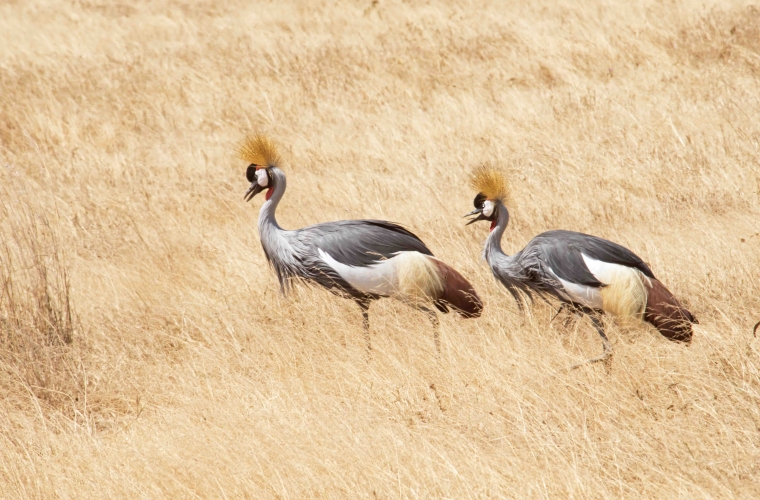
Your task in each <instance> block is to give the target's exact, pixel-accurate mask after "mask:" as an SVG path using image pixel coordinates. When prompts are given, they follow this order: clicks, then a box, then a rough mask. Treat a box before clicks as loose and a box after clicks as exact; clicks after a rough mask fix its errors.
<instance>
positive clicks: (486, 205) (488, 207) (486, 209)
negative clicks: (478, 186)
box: [483, 200, 494, 217]
mask: <svg viewBox="0 0 760 500" xmlns="http://www.w3.org/2000/svg"><path fill="white" fill-rule="evenodd" d="M493 209H494V204H493V202H492V201H491V200H486V201H485V202H483V215H485V216H486V217H490V216H491V214H493Z"/></svg>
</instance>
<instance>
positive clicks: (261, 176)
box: [256, 168, 269, 188]
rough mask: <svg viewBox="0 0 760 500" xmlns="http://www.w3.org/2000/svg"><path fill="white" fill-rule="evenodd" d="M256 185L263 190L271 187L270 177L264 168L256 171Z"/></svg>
mask: <svg viewBox="0 0 760 500" xmlns="http://www.w3.org/2000/svg"><path fill="white" fill-rule="evenodd" d="M256 183H257V184H258V185H259V186H261V187H263V188H265V187H267V185H269V176H268V175H267V171H266V170H265V169H263V168H262V169H259V170H257V171H256Z"/></svg>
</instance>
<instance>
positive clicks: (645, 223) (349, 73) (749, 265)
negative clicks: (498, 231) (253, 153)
mask: <svg viewBox="0 0 760 500" xmlns="http://www.w3.org/2000/svg"><path fill="white" fill-rule="evenodd" d="M758 78H760V8H758V7H757V6H753V5H752V3H751V2H714V3H712V2H707V3H705V2H702V1H675V2H673V1H669V2H649V1H642V2H632V1H623V0H610V1H591V2H570V1H568V2H554V1H549V0H545V1H539V2H528V1H523V2H492V3H489V2H462V3H450V4H443V3H439V2H430V3H429V4H428V3H424V2H393V1H386V0H380V1H379V2H377V1H375V2H370V1H366V2H345V1H344V2H341V1H338V2H312V3H309V4H299V3H292V4H284V3H281V2H269V3H265V2H256V3H251V2H244V1H237V2H235V1H224V2H218V1H210V0H209V1H198V2H191V1H183V0H168V1H156V2H154V1H141V2H129V3H116V2H104V1H97V0H94V1H76V2H71V1H61V2H58V1H29V2H27V1H24V0H16V1H12V0H11V1H5V2H3V3H2V4H1V5H0V233H1V234H2V246H0V261H1V265H2V267H1V268H0V270H1V274H0V285H2V289H1V290H0V342H1V343H2V345H1V348H0V391H2V393H1V395H2V403H0V410H1V411H0V442H1V444H0V491H2V497H3V498H98V497H99V498H106V497H120V498H245V497H247V498H268V497H272V498H275V497H277V498H304V497H323V498H337V497H358V498H429V497H448V498H483V497H513V498H525V497H533V498H542V497H554V498H610V497H626V498H631V497H639V496H640V497H660V498H665V497H667V498H689V499H691V498H718V497H719V498H752V497H754V498H757V497H758V496H760V448H758V446H760V378H759V376H760V359H759V356H760V339H758V338H754V337H753V335H752V325H753V324H754V323H755V322H756V321H758V320H760V234H758V233H760V167H759V166H758V153H759V152H760V86H759V85H758ZM254 130H255V131H261V132H266V133H268V134H269V135H271V136H272V137H273V138H274V139H275V140H276V141H278V142H279V143H280V144H281V145H282V149H283V150H284V153H285V156H286V158H287V164H286V166H285V170H286V171H287V173H288V174H289V175H290V178H289V180H290V182H289V189H288V192H287V194H286V196H285V200H284V202H283V203H282V204H281V206H280V211H279V221H280V223H281V224H282V225H283V226H284V227H287V228H295V227H300V226H303V225H307V224H310V223H315V222H320V221H328V220H335V219H341V218H360V217H372V218H385V219H389V220H394V221H399V222H401V223H403V224H405V225H406V226H407V227H409V228H410V229H411V230H412V231H414V232H416V233H417V234H418V235H419V236H420V237H421V238H422V239H423V240H424V241H426V242H427V243H428V245H429V246H430V247H431V249H432V250H433V251H434V252H435V253H436V255H437V256H439V257H440V258H442V259H443V260H444V261H446V262H448V263H450V264H452V265H453V266H454V267H456V268H457V269H459V270H460V271H461V272H462V273H463V274H465V275H466V276H467V277H468V278H470V279H471V281H472V282H473V284H474V285H475V286H476V288H477V289H478V290H479V292H480V294H481V296H482V297H483V299H484V302H485V306H486V308H485V312H484V314H483V316H482V317H481V318H480V319H478V320H462V319H460V318H458V317H454V316H445V317H443V318H442V337H443V348H442V353H441V356H440V357H437V356H436V354H435V349H434V346H433V339H432V330H431V327H430V324H429V323H428V321H427V319H426V317H425V316H424V315H423V314H421V313H418V312H415V311H412V310H410V309H408V308H406V307H405V306H403V305H401V304H398V303H394V302H392V301H387V300H386V301H381V302H378V303H376V304H375V305H374V306H373V308H372V310H371V312H370V315H371V320H372V322H373V326H372V331H373V334H372V340H373V343H374V348H375V349H374V355H373V357H372V359H371V360H370V361H369V362H368V361H367V360H366V357H365V351H364V343H363V339H362V334H361V316H360V314H359V310H358V308H356V306H355V305H354V304H353V303H351V302H350V301H346V300H342V299H339V298H336V297H334V296H331V295H329V294H328V293H326V292H323V291H320V290H310V289H304V288H300V289H298V290H296V292H295V293H294V294H292V296H290V297H289V298H283V297H281V296H280V295H279V291H278V286H277V282H276V278H275V277H274V275H273V273H272V272H271V271H270V270H269V269H268V267H267V264H266V261H265V258H264V255H263V252H262V250H261V248H260V245H259V241H258V234H257V229H256V219H257V213H258V207H259V206H260V204H261V202H262V200H261V197H258V198H256V199H255V200H254V201H253V202H251V203H249V204H246V203H244V202H243V199H242V197H243V193H244V192H245V190H246V188H247V182H246V181H245V179H244V175H243V174H244V167H245V165H244V164H242V163H241V161H239V160H238V159H236V158H235V154H234V151H235V147H236V146H237V144H238V143H239V142H240V140H241V139H242V138H243V136H244V135H245V134H246V133H248V132H250V131H254ZM484 161H490V162H492V163H494V164H496V165H499V166H500V167H502V168H503V169H505V171H507V172H508V173H509V178H510V179H511V182H512V189H513V196H512V201H511V203H510V206H511V209H512V222H511V225H510V228H509V229H508V231H507V233H506V236H505V241H504V247H505V250H507V251H509V252H514V251H516V250H518V249H519V248H521V247H522V246H523V245H524V244H525V243H527V241H528V240H529V239H530V238H531V237H532V236H533V235H535V234H537V233H539V232H541V231H544V230H548V229H553V228H565V229H573V230H579V231H583V232H588V233H593V234H597V235H599V236H603V237H607V238H610V239H613V240H615V241H618V242H620V243H622V244H624V245H626V246H628V247H630V248H631V249H633V250H634V251H635V252H636V253H638V254H639V255H641V256H642V257H643V258H644V260H645V261H647V262H649V263H650V265H651V267H652V268H653V270H654V272H655V273H656V274H657V275H658V277H660V279H661V280H662V281H663V282H665V283H666V285H667V286H668V287H669V288H670V289H671V290H672V291H673V292H674V293H675V294H676V295H677V296H678V297H680V298H681V299H682V300H683V302H684V303H685V304H687V305H688V307H689V308H690V309H691V310H692V311H693V312H694V313H695V314H696V316H697V317H698V318H699V321H700V324H699V325H698V326H697V327H696V332H695V340H694V342H693V344H692V345H691V346H690V347H683V346H679V345H675V344H671V343H669V342H667V341H666V340H664V339H663V338H661V337H660V336H659V335H658V334H657V333H656V332H655V331H654V330H653V329H651V328H650V327H648V326H645V325H634V326H632V327H631V326H621V325H616V324H615V323H610V324H609V328H610V335H611V338H612V341H613V345H614V348H615V357H614V361H613V363H612V367H611V372H610V373H607V371H606V369H605V367H604V366H590V367H585V368H582V369H579V370H575V371H571V372H559V373H557V372H558V371H559V370H562V369H563V368H564V367H567V366H569V365H571V364H573V363H576V362H578V361H580V360H582V359H584V358H587V357H589V356H592V355H596V354H598V353H599V352H600V351H601V344H600V342H599V339H598V337H597V335H596V333H595V332H594V330H593V328H592V327H591V325H590V323H589V322H588V321H587V320H584V321H579V322H578V321H570V322H569V323H568V324H567V325H565V324H564V322H563V321H561V319H562V320H563V319H564V318H559V319H557V320H555V321H553V322H551V323H550V318H551V316H552V315H553V313H554V309H552V308H550V307H548V306H546V305H543V304H536V305H535V306H534V307H533V308H531V309H530V313H529V314H528V315H527V316H524V317H523V316H521V315H520V314H518V310H517V308H516V306H515V304H514V302H513V301H512V300H511V298H510V297H509V295H508V294H507V292H506V291H505V290H504V289H503V288H501V287H500V286H499V285H498V284H497V283H496V282H495V281H494V280H493V279H492V277H491V276H490V272H489V270H488V269H487V267H486V264H485V262H483V261H482V259H481V257H480V250H481V246H482V242H483V241H484V239H485V237H486V234H487V224H482V225H473V226H467V227H465V226H464V224H463V220H462V218H461V216H462V214H464V213H465V212H468V211H469V210H470V209H471V200H472V198H473V196H474V194H475V193H474V192H472V190H471V189H470V188H469V187H468V186H467V183H466V174H467V172H468V171H469V170H470V168H471V167H473V166H474V165H476V164H478V163H480V162H484Z"/></svg>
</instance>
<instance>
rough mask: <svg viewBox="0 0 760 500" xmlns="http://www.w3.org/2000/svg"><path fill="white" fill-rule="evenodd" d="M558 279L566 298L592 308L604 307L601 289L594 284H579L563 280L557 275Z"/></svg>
mask: <svg viewBox="0 0 760 500" xmlns="http://www.w3.org/2000/svg"><path fill="white" fill-rule="evenodd" d="M557 279H558V280H559V282H560V283H562V288H564V290H563V292H564V295H565V298H567V299H568V300H571V301H573V302H575V303H577V304H581V305H583V306H586V307H589V308H591V309H602V305H603V303H602V293H601V289H599V288H594V287H593V286H586V285H579V284H577V283H573V282H571V281H566V280H563V279H562V278H560V277H557ZM597 279H598V278H597Z"/></svg>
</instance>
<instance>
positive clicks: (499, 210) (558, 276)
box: [465, 165, 697, 368]
mask: <svg viewBox="0 0 760 500" xmlns="http://www.w3.org/2000/svg"><path fill="white" fill-rule="evenodd" d="M470 184H471V185H472V187H473V188H474V189H475V190H476V191H477V192H478V194H477V195H476V196H475V200H474V205H475V210H473V211H472V212H470V213H469V214H467V215H465V217H471V219H470V221H469V222H468V223H467V225H469V224H472V223H474V222H477V221H481V220H485V221H488V222H490V223H491V230H490V233H489V235H488V239H487V240H486V243H485V247H484V249H483V256H484V257H485V260H486V261H487V262H488V265H489V266H490V268H491V271H492V272H493V275H494V277H495V278H496V279H497V280H498V281H499V282H500V283H501V284H502V285H504V286H505V287H506V288H507V290H508V291H509V292H510V293H511V295H512V296H513V297H514V298H515V300H516V301H517V304H518V306H519V307H520V309H522V302H521V299H520V293H522V294H525V295H526V296H527V297H528V298H529V299H531V300H532V297H533V294H536V295H538V296H539V297H542V298H544V299H547V298H555V299H557V300H559V301H560V302H561V304H562V305H561V306H560V307H561V308H562V307H568V308H569V309H571V310H573V311H575V312H577V313H579V314H585V315H588V316H589V318H590V319H591V321H592V323H593V324H594V327H595V328H596V331H597V332H598V333H599V336H600V337H601V339H602V344H603V346H604V351H603V352H602V354H601V355H600V356H597V357H595V358H591V359H589V360H587V361H586V362H584V363H581V364H579V365H574V366H573V367H572V368H576V367H578V366H581V365H582V364H585V363H594V362H597V361H603V360H606V359H607V358H609V357H610V356H611V354H612V346H611V345H610V342H609V339H608V338H607V335H606V334H605V333H604V328H603V324H602V321H601V319H600V315H601V314H603V313H609V314H612V315H615V316H622V317H634V318H637V319H641V320H644V321H646V322H648V323H651V324H652V325H654V327H655V328H657V330H658V331H659V332H660V334H662V335H663V336H664V337H665V338H667V339H668V340H671V341H676V342H682V343H686V344H688V343H690V342H691V338H692V335H693V329H692V323H697V320H696V319H695V318H694V316H693V315H692V314H691V312H689V311H688V310H687V309H686V308H684V307H683V306H682V305H681V304H680V303H679V302H678V300H677V299H676V298H675V297H674V296H673V294H672V293H670V291H669V290H668V289H667V288H665V285H663V284H662V283H661V282H660V281H659V280H658V279H657V278H655V276H654V273H652V270H651V269H650V268H649V266H648V265H647V264H646V263H644V261H643V260H641V258H639V257H638V256H637V255H636V254H634V253H633V252H631V251H630V250H628V249H627V248H625V247H623V246H621V245H618V244H617V243H613V242H611V241H608V240H605V239H602V238H598V237H596V236H591V235H588V234H583V233H577V232H574V231H564V230H555V231H547V232H545V233H541V234H539V235H538V236H536V237H534V238H533V239H532V240H531V241H530V242H529V243H528V244H527V245H526V246H525V248H523V249H522V250H520V251H519V252H517V253H516V254H514V255H506V254H505V253H504V252H503V251H502V249H501V239H502V236H503V235H504V231H505V230H506V228H507V224H508V223H509V210H507V207H506V205H505V199H506V198H507V195H508V184H507V181H506V177H505V176H504V175H503V174H502V173H501V172H500V171H498V170H497V169H495V168H493V167H491V166H488V165H482V166H479V167H477V168H476V169H475V170H474V171H473V173H472V176H471V178H470Z"/></svg>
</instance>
